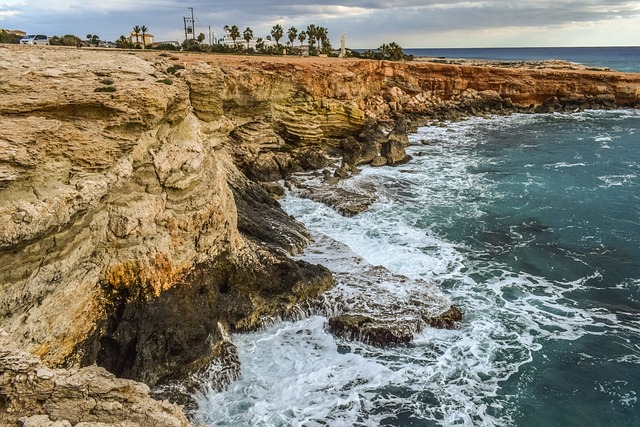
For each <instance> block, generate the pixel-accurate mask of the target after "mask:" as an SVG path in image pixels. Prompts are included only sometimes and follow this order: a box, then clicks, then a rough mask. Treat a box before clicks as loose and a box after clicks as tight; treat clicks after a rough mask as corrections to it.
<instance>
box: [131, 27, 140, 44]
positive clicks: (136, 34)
mask: <svg viewBox="0 0 640 427" xmlns="http://www.w3.org/2000/svg"><path fill="white" fill-rule="evenodd" d="M133 34H134V35H135V36H136V45H138V44H139V43H140V40H139V39H138V36H139V35H140V26H138V25H135V26H134V27H133Z"/></svg>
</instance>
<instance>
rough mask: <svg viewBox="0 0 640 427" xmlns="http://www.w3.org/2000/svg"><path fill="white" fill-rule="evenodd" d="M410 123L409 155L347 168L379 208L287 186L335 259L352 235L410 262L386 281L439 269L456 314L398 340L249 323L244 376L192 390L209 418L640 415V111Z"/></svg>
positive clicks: (308, 322) (307, 323) (526, 426)
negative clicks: (317, 198) (413, 126)
mask: <svg viewBox="0 0 640 427" xmlns="http://www.w3.org/2000/svg"><path fill="white" fill-rule="evenodd" d="M636 54H637V50H636ZM611 68H614V67H613V66H611ZM621 68H622V67H621ZM410 141H411V146H410V147H409V148H408V152H409V154H411V156H412V160H411V161H410V162H409V163H407V164H405V165H402V166H400V167H382V168H372V167H364V168H363V170H362V172H361V173H359V174H358V175H356V176H353V177H351V178H348V179H346V180H343V181H342V183H341V185H344V186H346V187H348V188H351V189H358V188H375V189H376V193H377V195H378V201H377V202H376V203H374V204H373V205H372V206H371V208H370V209H369V210H368V211H365V212H363V213H361V214H358V215H356V216H353V217H345V216H343V215H340V214H339V213H337V212H336V211H335V210H333V209H331V208H329V207H327V206H325V205H323V204H320V203H317V202H314V201H311V200H308V199H305V198H303V197H300V196H299V195H298V194H297V193H296V191H291V192H289V193H288V194H287V195H286V197H285V198H284V199H283V200H282V204H283V207H284V209H285V210H286V211H287V212H288V213H289V214H291V215H293V216H294V217H295V218H297V219H298V220H300V221H302V222H303V223H304V224H305V225H306V226H307V228H308V229H309V230H310V231H311V232H312V233H313V235H314V238H315V240H316V243H315V244H314V246H313V247H314V252H315V253H316V254H317V253H318V252H322V255H323V257H324V259H325V265H326V266H327V267H328V268H330V269H334V270H335V271H339V270H341V269H344V268H345V259H348V258H345V256H344V248H347V249H348V250H349V251H351V252H352V253H353V254H356V255H357V256H358V257H361V259H363V260H364V261H365V262H366V263H369V264H370V265H375V266H382V267H385V268H386V269H388V270H389V271H390V272H392V273H394V274H398V275H403V276H405V277H407V279H408V280H407V281H404V282H403V281H399V282H398V283H397V284H395V285H394V286H395V287H393V288H391V289H390V291H389V295H388V296H387V297H388V298H391V299H393V297H394V295H400V294H402V293H403V292H405V291H406V289H403V287H404V286H407V285H406V284H407V283H412V284H415V283H417V282H416V280H419V281H421V282H423V283H428V284H429V286H434V287H435V289H437V292H439V293H441V294H442V295H444V296H445V297H446V298H449V299H450V300H451V301H452V302H453V303H454V304H455V305H456V306H458V307H459V308H460V309H461V310H462V311H463V313H464V318H463V320H462V321H461V322H460V324H459V326H458V327H457V328H456V329H452V330H443V329H434V328H426V329H424V330H421V331H419V332H418V333H416V334H415V336H414V340H413V342H411V343H410V344H406V345H394V346H388V347H384V348H378V347H373V346H370V345H366V344H363V343H360V342H353V341H347V340H345V339H342V338H337V337H335V336H333V335H332V334H330V333H329V332H328V331H327V318H326V317H324V316H322V315H312V316H309V317H305V318H302V319H300V320H297V321H281V322H276V323H274V324H273V325H271V326H269V327H267V328H265V329H264V330H261V331H258V332H254V333H249V334H239V335H234V336H233V340H234V342H235V343H236V344H237V346H238V351H239V355H240V360H241V364H242V368H241V369H242V373H241V378H240V379H239V380H237V381H235V382H233V383H232V384H231V385H230V386H229V387H228V388H227V389H226V390H224V391H221V392H219V391H214V390H209V391H208V392H206V393H199V394H198V395H197V396H195V397H196V400H197V401H198V404H199V409H198V413H197V417H196V418H197V421H198V422H201V423H203V424H204V425H207V426H264V427H271V426H314V427H315V426H425V427H426V426H523V427H537V426H558V427H560V426H562V427H570V426H576V427H577V426H579V427H590V426H593V427H600V426H609V427H618V426H619V427H622V426H628V427H631V426H639V425H640V402H638V399H639V398H640V396H639V394H640V111H639V110H609V111H589V110H588V111H582V112H574V113H564V114H560V113H553V114H513V115H510V116H498V117H489V118H480V117H476V118H470V119H468V120H465V121H461V122H447V123H445V124H444V125H442V126H428V127H423V128H420V129H418V131H417V132H416V133H414V134H412V135H410ZM326 242H339V243H340V245H341V246H340V247H341V248H342V249H341V250H340V251H338V250H336V249H335V248H336V246H335V245H332V244H327V243H326ZM311 255H312V254H310V253H306V254H302V255H301V257H303V258H304V257H305V256H306V257H311ZM387 297H385V298H387ZM398 315H399V316H401V315H402V313H398Z"/></svg>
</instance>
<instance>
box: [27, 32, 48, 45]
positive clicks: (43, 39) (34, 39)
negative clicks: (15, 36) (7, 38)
mask: <svg viewBox="0 0 640 427" xmlns="http://www.w3.org/2000/svg"><path fill="white" fill-rule="evenodd" d="M20 44H40V45H48V44H49V37H47V36H45V35H42V34H27V35H26V36H24V37H23V38H22V39H20Z"/></svg>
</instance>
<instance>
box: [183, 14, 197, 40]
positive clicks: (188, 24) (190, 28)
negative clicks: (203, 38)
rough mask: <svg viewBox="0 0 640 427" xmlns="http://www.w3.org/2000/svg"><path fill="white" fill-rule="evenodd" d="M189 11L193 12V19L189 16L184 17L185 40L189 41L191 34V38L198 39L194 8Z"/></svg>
mask: <svg viewBox="0 0 640 427" xmlns="http://www.w3.org/2000/svg"><path fill="white" fill-rule="evenodd" d="M187 9H190V10H191V18H189V17H188V16H185V17H183V18H182V19H183V21H184V39H185V40H187V39H188V38H189V34H191V38H192V39H195V38H196V24H195V19H194V18H193V8H192V7H188V8H187Z"/></svg>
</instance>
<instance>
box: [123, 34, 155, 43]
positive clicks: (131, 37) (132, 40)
mask: <svg viewBox="0 0 640 427" xmlns="http://www.w3.org/2000/svg"><path fill="white" fill-rule="evenodd" d="M142 37H143V36H142V33H138V34H137V36H136V33H134V32H133V31H132V32H131V33H129V42H130V43H131V44H133V45H134V46H135V45H137V44H139V45H141V46H149V45H150V44H153V35H152V34H149V33H146V34H145V35H144V40H143V39H142Z"/></svg>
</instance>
